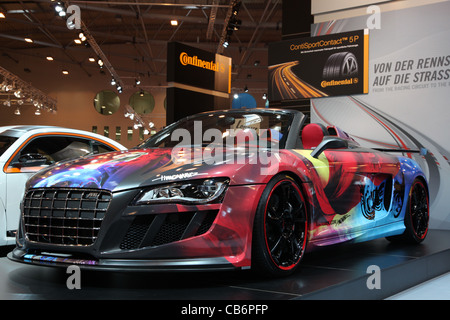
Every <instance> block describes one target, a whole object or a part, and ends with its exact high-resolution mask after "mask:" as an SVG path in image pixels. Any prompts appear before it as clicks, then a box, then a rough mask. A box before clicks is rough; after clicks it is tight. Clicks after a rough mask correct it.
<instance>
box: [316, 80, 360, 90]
mask: <svg viewBox="0 0 450 320" xmlns="http://www.w3.org/2000/svg"><path fill="white" fill-rule="evenodd" d="M358 82H359V79H358V78H349V79H344V80H330V81H325V80H324V81H322V82H321V83H320V86H321V87H322V88H326V87H335V86H347V85H350V84H357V83H358Z"/></svg>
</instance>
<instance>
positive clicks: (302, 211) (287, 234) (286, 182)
mask: <svg viewBox="0 0 450 320" xmlns="http://www.w3.org/2000/svg"><path fill="white" fill-rule="evenodd" d="M253 230H254V232H253V248H252V252H253V256H252V264H253V269H254V270H256V271H257V272H259V273H260V274H263V275H265V276H267V275H268V276H284V275H288V274H291V273H292V272H293V271H294V270H295V269H296V268H297V266H298V264H299V262H300V260H301V258H302V257H303V254H304V251H305V247H306V241H307V230H308V219H307V210H306V205H305V200H304V197H303V195H302V192H301V190H300V187H299V186H298V184H297V183H296V182H295V181H294V180H293V179H292V178H291V177H290V176H288V175H279V176H276V177H275V178H274V179H272V180H271V181H270V182H269V183H268V184H267V187H266V188H265V190H264V191H263V194H262V197H261V200H260V201H259V204H258V208H257V212H256V216H255V223H254V229H253Z"/></svg>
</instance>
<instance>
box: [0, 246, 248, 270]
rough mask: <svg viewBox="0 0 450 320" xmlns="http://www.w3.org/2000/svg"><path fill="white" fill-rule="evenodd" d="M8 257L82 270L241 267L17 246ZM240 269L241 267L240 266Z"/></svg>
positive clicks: (219, 259)
mask: <svg viewBox="0 0 450 320" xmlns="http://www.w3.org/2000/svg"><path fill="white" fill-rule="evenodd" d="M7 257H8V259H10V260H11V261H15V262H20V263H25V264H33V265H39V266H50V267H61V268H67V267H68V266H70V265H77V266H79V267H80V268H81V269H85V270H102V271H106V270H109V271H130V272H136V271H145V272H148V271H155V272H168V271H203V270H217V271H222V270H234V269H241V268H237V267H235V266H234V265H233V264H231V263H230V262H229V261H228V260H227V259H225V258H224V257H213V258H197V259H182V258H180V259H155V260H139V259H99V260H89V259H87V258H85V259H83V258H76V255H64V256H62V255H61V254H58V253H56V254H52V253H49V252H43V253H41V254H32V253H27V252H26V251H23V250H21V249H18V248H16V249H14V250H13V251H12V252H10V253H8V255H7ZM242 269H245V267H243V268H242Z"/></svg>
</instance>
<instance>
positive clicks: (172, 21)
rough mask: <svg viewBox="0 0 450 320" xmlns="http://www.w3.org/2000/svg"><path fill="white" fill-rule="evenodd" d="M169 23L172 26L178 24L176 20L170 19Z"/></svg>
mask: <svg viewBox="0 0 450 320" xmlns="http://www.w3.org/2000/svg"><path fill="white" fill-rule="evenodd" d="M170 25H172V26H177V25H178V20H175V19H174V20H170Z"/></svg>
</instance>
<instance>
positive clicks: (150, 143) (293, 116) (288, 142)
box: [134, 108, 306, 149]
mask: <svg viewBox="0 0 450 320" xmlns="http://www.w3.org/2000/svg"><path fill="white" fill-rule="evenodd" d="M244 114H258V115H261V116H266V117H267V116H269V115H282V116H285V117H288V121H289V124H288V125H287V126H286V129H285V130H284V131H283V132H282V134H283V137H282V139H281V140H280V142H279V149H292V148H294V147H295V146H296V145H297V144H298V141H297V140H298V139H297V137H296V136H298V134H297V135H295V132H300V128H301V126H302V125H303V123H304V121H305V118H306V116H305V115H304V114H303V113H301V112H300V111H297V110H283V109H268V108H267V109H259V108H254V109H229V110H220V111H210V112H203V113H198V114H194V115H192V116H188V117H185V118H183V119H180V120H178V121H176V122H174V123H171V124H170V125H168V126H167V127H165V128H164V129H162V130H161V131H159V132H157V133H156V134H155V135H153V136H151V137H149V138H148V139H146V140H145V141H143V142H142V143H140V144H139V145H137V146H136V147H135V148H134V149H144V148H161V147H158V146H157V144H158V143H159V142H160V141H162V140H163V139H165V138H166V136H167V135H170V134H171V132H173V131H174V130H176V128H177V127H179V126H180V124H182V123H183V122H187V121H197V120H196V119H199V120H200V119H204V118H205V117H207V116H215V117H217V118H218V117H219V116H221V115H225V116H233V115H235V116H236V115H244ZM293 131H294V132H293ZM293 135H294V136H293Z"/></svg>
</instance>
